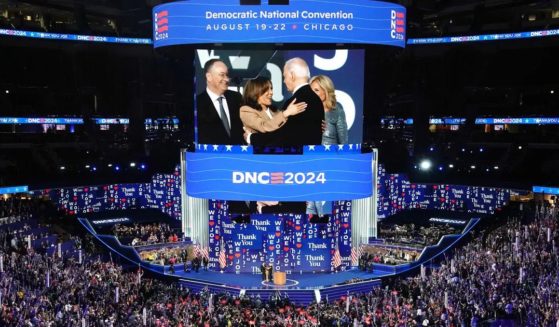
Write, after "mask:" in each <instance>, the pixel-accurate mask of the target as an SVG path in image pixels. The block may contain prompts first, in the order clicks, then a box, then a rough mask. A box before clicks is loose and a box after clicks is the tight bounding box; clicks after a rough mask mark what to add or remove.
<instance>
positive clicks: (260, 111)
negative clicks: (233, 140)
mask: <svg viewBox="0 0 559 327" xmlns="http://www.w3.org/2000/svg"><path fill="white" fill-rule="evenodd" d="M273 95H274V91H273V88H272V82H271V81H270V80H269V79H267V78H264V77H257V78H254V79H251V80H249V81H248V82H247V84H246V85H245V90H244V94H243V106H242V107H241V109H240V115H241V121H242V122H243V126H244V128H245V130H246V132H248V133H266V132H272V131H275V130H277V129H278V128H280V127H282V126H283V124H285V122H286V121H287V119H288V117H289V116H294V115H297V114H299V113H301V112H303V111H305V108H306V107H307V104H306V103H305V102H300V103H295V101H296V100H297V99H293V101H292V102H291V103H290V104H289V106H288V107H287V109H286V110H284V111H278V110H276V109H275V108H273V107H272V96H273Z"/></svg>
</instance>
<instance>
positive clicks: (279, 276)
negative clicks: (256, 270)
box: [274, 271, 287, 285]
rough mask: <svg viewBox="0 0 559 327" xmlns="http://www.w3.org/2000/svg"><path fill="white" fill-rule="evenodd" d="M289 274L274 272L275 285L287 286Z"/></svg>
mask: <svg viewBox="0 0 559 327" xmlns="http://www.w3.org/2000/svg"><path fill="white" fill-rule="evenodd" d="M286 280H287V274H286V273H285V272H284V271H274V285H285V281H286Z"/></svg>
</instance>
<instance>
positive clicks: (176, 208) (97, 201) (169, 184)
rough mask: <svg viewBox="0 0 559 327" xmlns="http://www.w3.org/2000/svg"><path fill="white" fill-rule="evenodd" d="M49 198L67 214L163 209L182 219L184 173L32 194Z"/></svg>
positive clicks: (40, 191) (177, 172) (176, 172)
mask: <svg viewBox="0 0 559 327" xmlns="http://www.w3.org/2000/svg"><path fill="white" fill-rule="evenodd" d="M31 193H32V194H33V195H43V196H48V197H49V198H50V199H51V200H52V201H53V202H54V203H55V204H56V205H57V206H58V208H59V209H60V210H62V211H64V212H65V213H67V214H70V215H75V214H80V213H89V212H100V211H105V210H125V209H143V208H152V209H159V210H161V211H162V212H165V213H167V214H169V215H170V216H171V217H173V218H175V219H180V218H181V196H180V173H179V171H178V168H177V169H175V171H174V172H173V173H172V174H156V175H154V176H153V178H152V181H151V183H141V184H111V185H97V186H80V187H72V188H60V189H45V190H39V191H32V192H31Z"/></svg>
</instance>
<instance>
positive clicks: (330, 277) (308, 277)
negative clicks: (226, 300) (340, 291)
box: [174, 268, 387, 289]
mask: <svg viewBox="0 0 559 327" xmlns="http://www.w3.org/2000/svg"><path fill="white" fill-rule="evenodd" d="M386 275H387V274H386V273H383V272H379V273H366V272H362V271H359V270H358V269H357V268H354V269H350V270H348V271H343V272H338V273H314V274H313V273H302V274H292V275H287V280H288V283H291V284H294V282H293V281H295V282H296V283H297V285H293V286H290V287H287V288H290V289H291V288H293V289H314V288H321V287H324V286H331V285H336V284H340V283H343V282H345V281H348V280H350V279H353V278H360V279H374V278H380V277H383V276H386ZM174 276H176V277H179V278H184V279H188V280H194V281H198V282H206V283H214V284H220V285H224V286H231V287H239V288H244V289H251V288H262V287H264V286H263V285H262V276H261V275H260V274H249V273H245V274H232V273H219V272H215V271H204V270H200V271H199V272H187V273H185V272H184V271H177V272H176V273H175V275H174Z"/></svg>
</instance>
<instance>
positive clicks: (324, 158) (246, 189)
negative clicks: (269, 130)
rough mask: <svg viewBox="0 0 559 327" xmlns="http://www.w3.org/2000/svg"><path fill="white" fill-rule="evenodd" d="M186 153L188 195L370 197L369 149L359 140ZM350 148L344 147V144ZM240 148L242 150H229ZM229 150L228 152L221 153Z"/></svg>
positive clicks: (317, 198) (265, 198) (293, 198)
mask: <svg viewBox="0 0 559 327" xmlns="http://www.w3.org/2000/svg"><path fill="white" fill-rule="evenodd" d="M214 147H215V149H216V151H213V150H212V149H213V147H212V146H209V147H208V151H206V152H203V151H202V152H186V158H185V159H186V160H185V161H186V191H187V193H188V195H189V196H192V197H196V198H209V199H221V200H239V201H246V200H261V201H335V200H353V199H362V198H366V197H369V196H371V195H372V191H373V181H374V175H373V160H374V153H361V151H359V150H355V149H359V148H360V145H359V144H345V145H335V146H332V147H330V146H307V147H306V149H305V152H304V154H302V155H253V154H252V153H250V152H252V151H248V147H247V146H242V147H238V146H237V147H235V146H225V150H222V151H223V152H222V151H219V150H218V149H219V148H223V147H224V146H218V145H216V146H214ZM350 147H351V148H352V150H349V148H350ZM238 148H246V149H247V151H246V152H245V153H243V152H242V150H241V152H239V151H237V150H235V149H238ZM228 149H230V151H227V150H228Z"/></svg>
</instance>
